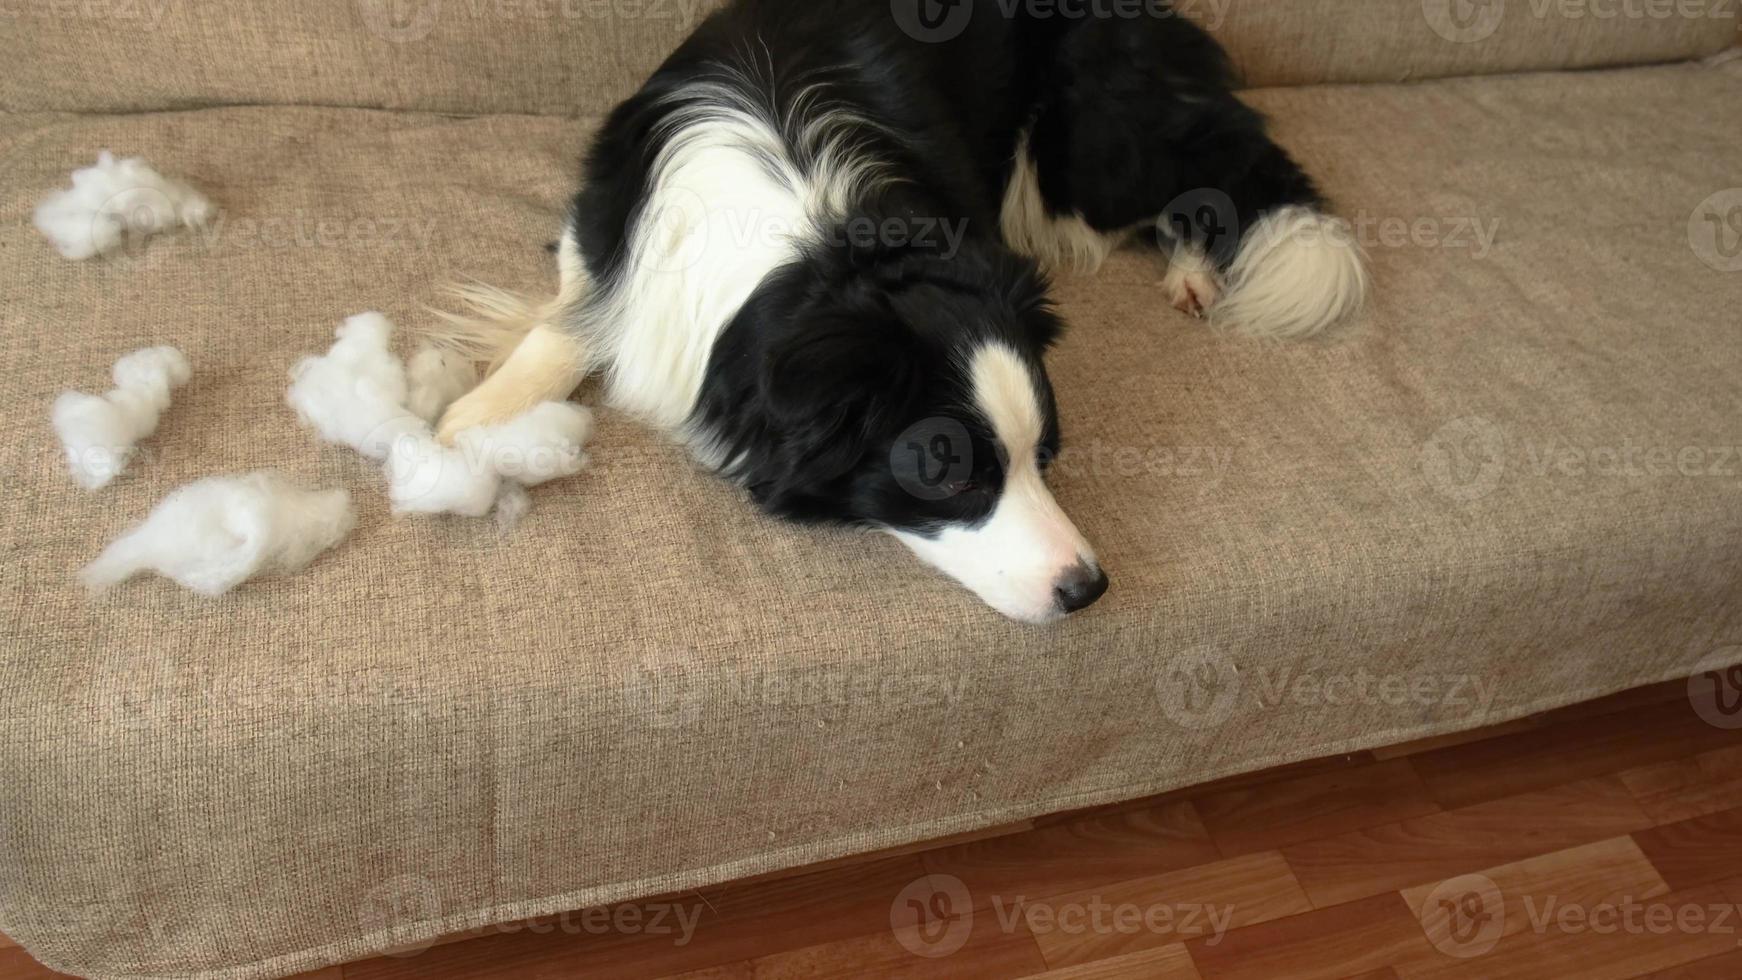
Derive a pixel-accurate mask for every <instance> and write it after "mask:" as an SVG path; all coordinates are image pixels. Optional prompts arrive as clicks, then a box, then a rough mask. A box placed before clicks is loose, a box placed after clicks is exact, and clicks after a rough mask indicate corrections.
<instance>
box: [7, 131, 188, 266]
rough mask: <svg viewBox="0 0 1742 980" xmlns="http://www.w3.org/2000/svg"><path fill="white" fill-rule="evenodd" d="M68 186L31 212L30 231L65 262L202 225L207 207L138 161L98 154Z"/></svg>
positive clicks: (184, 188)
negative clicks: (133, 239) (129, 238)
mask: <svg viewBox="0 0 1742 980" xmlns="http://www.w3.org/2000/svg"><path fill="white" fill-rule="evenodd" d="M72 181H73V186H72V187H71V188H70V189H68V190H61V191H56V192H54V193H53V194H50V195H49V196H48V197H47V198H46V199H44V200H43V202H42V203H41V204H39V205H37V208H36V215H35V219H36V228H37V230H38V231H40V232H42V233H43V235H44V236H46V237H47V238H48V240H49V241H50V242H52V243H53V244H54V247H55V248H56V249H57V250H58V251H59V252H60V254H62V255H64V256H66V257H67V258H69V259H74V260H78V259H88V258H91V257H92V256H96V255H101V254H103V253H105V252H109V251H112V250H114V249H115V248H116V247H117V246H119V245H120V244H121V241H122V239H123V237H124V236H126V235H127V234H133V235H138V236H141V237H144V236H147V235H154V234H156V233H158V232H160V231H169V230H172V229H174V228H177V227H180V226H182V225H190V226H194V225H203V224H205V223H206V221H207V220H208V219H209V218H210V217H211V216H212V211H213V208H212V203H211V202H210V201H208V200H206V198H205V196H204V195H202V194H201V193H200V192H199V191H196V190H194V189H193V188H192V187H190V186H188V185H187V184H185V183H183V182H181V181H179V180H172V179H170V178H168V177H165V176H163V175H162V174H160V173H158V172H157V171H156V170H153V169H152V168H151V165H150V164H149V163H146V162H145V161H144V160H143V159H141V158H139V157H129V158H127V159H125V160H116V159H115V156H114V154H112V153H110V152H109V151H108V150H104V151H103V152H102V153H100V154H98V156H97V164H96V166H93V167H86V168H84V169H82V170H75V171H73V176H72Z"/></svg>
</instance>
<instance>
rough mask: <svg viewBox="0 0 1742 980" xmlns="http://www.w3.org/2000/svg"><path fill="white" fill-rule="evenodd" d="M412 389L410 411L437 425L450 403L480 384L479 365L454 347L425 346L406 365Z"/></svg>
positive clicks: (408, 403)
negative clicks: (453, 350) (458, 352)
mask: <svg viewBox="0 0 1742 980" xmlns="http://www.w3.org/2000/svg"><path fill="white" fill-rule="evenodd" d="M406 375H407V377H408V379H409V380H410V384H411V393H410V396H409V398H410V400H409V401H408V402H407V407H409V408H410V409H411V414H413V415H416V416H417V417H418V418H420V419H423V420H424V421H425V422H428V423H429V424H430V425H435V424H436V422H437V421H438V420H440V419H441V417H442V413H443V412H445V411H447V410H448V406H449V405H452V404H453V403H454V402H456V401H458V400H459V398H460V396H461V395H463V394H465V393H466V392H468V391H471V390H472V389H473V388H476V387H477V386H478V369H477V367H476V366H474V365H473V364H472V362H471V361H468V360H466V359H465V358H464V357H462V356H461V355H459V354H456V353H453V352H451V351H443V350H441V349H439V348H436V347H430V346H427V345H426V346H424V347H421V348H419V349H418V352H417V353H416V354H413V355H412V356H411V362H410V364H408V365H407V366H406Z"/></svg>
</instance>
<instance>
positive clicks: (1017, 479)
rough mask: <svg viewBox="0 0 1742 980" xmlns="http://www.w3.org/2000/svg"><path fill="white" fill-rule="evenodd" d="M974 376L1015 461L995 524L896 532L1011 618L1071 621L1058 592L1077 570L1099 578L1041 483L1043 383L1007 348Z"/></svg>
mask: <svg viewBox="0 0 1742 980" xmlns="http://www.w3.org/2000/svg"><path fill="white" fill-rule="evenodd" d="M968 377H969V380H970V383H971V385H972V389H973V396H974V407H975V408H976V409H977V410H978V412H979V413H980V415H981V416H982V417H984V418H985V420H986V422H987V424H988V425H989V427H990V428H991V430H992V433H993V435H994V437H995V438H996V439H997V441H998V443H999V446H1000V448H1001V449H1002V450H1003V452H1004V458H1005V459H1006V460H1007V461H1008V462H1007V463H1006V466H1005V473H1004V486H1003V490H1002V492H1001V493H1000V495H999V497H998V502H997V504H996V506H995V507H994V508H993V510H992V514H991V517H990V518H988V519H987V520H985V521H983V522H981V523H979V524H975V525H972V526H959V527H947V528H945V529H943V530H942V531H941V532H938V533H936V534H934V535H931V536H926V535H920V534H915V533H912V532H909V531H894V532H892V533H893V534H894V535H895V537H896V538H897V539H899V540H900V541H901V542H902V543H903V544H905V545H907V546H908V548H910V549H912V551H913V552H914V554H916V555H918V556H919V557H920V558H921V559H923V560H924V561H925V562H926V563H927V564H930V565H932V566H933V567H935V568H937V569H939V570H941V571H943V572H944V573H945V574H947V575H949V576H950V577H952V578H954V579H955V580H956V581H958V582H960V583H962V584H963V585H965V586H967V587H968V588H969V589H971V590H973V592H974V594H976V595H978V596H979V597H980V598H981V599H983V600H985V602H986V604H987V605H989V606H991V607H992V608H994V609H996V610H998V611H999V612H1001V613H1003V614H1004V615H1006V616H1008V617H1010V618H1011V619H1015V620H1019V621H1021V622H1025V623H1044V622H1048V621H1050V620H1054V619H1057V618H1059V617H1060V616H1063V615H1064V614H1065V609H1064V608H1063V607H1062V606H1061V604H1060V601H1059V596H1058V591H1057V590H1058V588H1059V585H1060V583H1061V582H1063V581H1065V580H1066V579H1067V578H1068V577H1069V576H1070V575H1071V574H1072V573H1073V571H1076V570H1080V569H1081V568H1084V567H1087V568H1089V569H1094V570H1096V571H1097V572H1098V566H1097V564H1096V560H1095V552H1094V549H1093V548H1091V547H1090V546H1089V542H1088V541H1086V540H1084V538H1083V535H1082V534H1081V533H1080V532H1079V531H1078V530H1077V528H1076V525H1074V524H1072V523H1071V520H1070V518H1069V517H1066V516H1065V512H1064V511H1063V510H1062V509H1060V507H1059V505H1058V502H1057V501H1055V500H1054V499H1053V496H1052V493H1051V492H1050V491H1049V490H1048V489H1047V487H1046V482H1045V480H1044V479H1042V477H1041V472H1040V464H1039V461H1038V458H1037V454H1038V451H1039V448H1040V442H1041V438H1042V435H1043V433H1044V429H1045V417H1044V415H1043V413H1042V410H1041V406H1040V398H1039V394H1038V392H1039V382H1038V379H1036V378H1035V376H1034V374H1033V373H1032V372H1031V371H1030V369H1029V367H1028V365H1027V363H1026V362H1024V361H1023V359H1022V358H1021V357H1020V356H1018V355H1017V354H1016V352H1015V351H1013V350H1011V349H1010V348H1009V347H1006V346H1004V345H1002V344H996V343H993V344H987V345H985V346H983V347H981V348H979V349H978V350H977V351H976V352H975V353H974V356H973V359H972V361H971V363H970V367H969V372H968Z"/></svg>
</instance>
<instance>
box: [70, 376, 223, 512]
mask: <svg viewBox="0 0 1742 980" xmlns="http://www.w3.org/2000/svg"><path fill="white" fill-rule="evenodd" d="M192 373H193V372H192V369H190V368H189V367H188V362H187V358H186V357H184V356H182V352H181V351H179V350H176V349H175V348H174V347H147V348H145V349H144V350H137V351H134V352H133V353H131V354H128V355H127V356H125V357H123V358H121V359H120V360H119V361H116V362H115V368H114V372H113V376H114V379H115V388H114V390H112V391H110V392H109V393H108V394H105V395H101V396H99V395H87V394H85V393H84V392H80V391H68V392H65V393H63V394H62V395H61V396H60V397H59V398H57V399H55V403H54V410H53V413H52V414H53V420H54V431H55V433H56V434H57V435H59V436H60V441H61V447H62V448H63V449H64V450H66V456H67V467H68V468H69V469H70V470H71V471H72V474H73V479H74V480H76V481H78V484H79V486H82V487H84V488H85V489H87V490H97V489H100V488H102V487H105V486H108V485H109V483H110V482H111V481H113V480H114V479H115V478H116V477H117V476H120V475H121V471H122V470H124V469H126V468H127V462H128V460H130V459H131V458H132V457H133V449H134V446H136V445H137V444H138V442H139V440H141V439H143V438H145V437H146V436H148V435H151V434H152V433H153V432H155V431H157V421H158V419H159V418H160V417H161V416H162V415H163V411H164V409H166V408H168V407H169V400H170V390H171V389H173V388H177V387H180V386H181V385H184V384H186V383H187V380H188V378H189V377H191V376H192Z"/></svg>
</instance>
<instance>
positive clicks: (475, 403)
mask: <svg viewBox="0 0 1742 980" xmlns="http://www.w3.org/2000/svg"><path fill="white" fill-rule="evenodd" d="M528 407H529V406H527V405H526V404H525V403H524V399H521V398H512V399H509V398H503V397H501V396H500V395H499V394H498V393H497V391H496V390H495V389H493V388H492V386H491V385H489V384H488V383H486V384H485V385H484V386H483V387H480V388H476V389H474V390H473V391H472V392H471V393H469V394H467V395H464V396H462V397H461V398H460V399H459V400H458V401H455V402H454V403H453V404H452V405H449V406H448V410H447V411H446V412H443V413H442V418H441V421H440V422H439V423H437V424H436V439H437V440H438V441H440V442H441V444H442V445H444V446H452V445H453V444H454V440H455V439H456V438H457V437H458V436H459V434H460V433H462V432H464V431H466V430H467V429H477V428H481V427H483V426H490V425H504V424H506V423H508V422H512V421H514V420H515V419H516V418H518V417H520V415H522V414H523V413H524V412H525V411H526V409H527V408H528Z"/></svg>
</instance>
